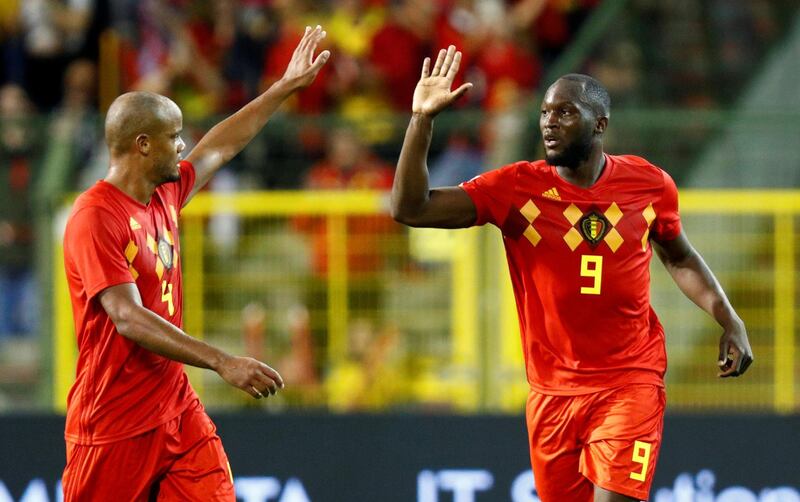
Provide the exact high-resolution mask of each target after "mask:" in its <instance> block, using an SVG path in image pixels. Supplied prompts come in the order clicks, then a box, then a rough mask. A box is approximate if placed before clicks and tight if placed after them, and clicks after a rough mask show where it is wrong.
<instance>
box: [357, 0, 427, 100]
mask: <svg viewBox="0 0 800 502" xmlns="http://www.w3.org/2000/svg"><path fill="white" fill-rule="evenodd" d="M433 19H435V11H434V2H429V1H426V0H401V1H400V2H399V4H398V5H397V6H395V7H393V8H392V9H391V11H390V13H389V17H388V19H387V22H386V23H385V24H384V25H383V26H382V27H381V28H380V29H379V30H378V31H377V32H376V33H375V36H374V37H373V38H372V43H371V44H370V52H369V62H370V64H371V66H372V68H373V69H374V72H375V74H374V76H375V77H376V78H377V79H378V83H379V84H380V86H381V88H382V89H383V92H384V93H386V95H387V96H388V97H389V102H391V103H392V106H393V107H394V109H395V110H401V111H403V112H406V111H409V110H411V98H412V96H413V95H414V87H415V86H416V84H417V80H419V75H420V70H421V68H422V67H421V61H422V60H423V58H424V57H425V56H427V55H429V54H428V52H429V47H428V40H429V39H430V36H431V30H432V28H433ZM437 50H438V49H437Z"/></svg>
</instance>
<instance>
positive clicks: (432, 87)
mask: <svg viewBox="0 0 800 502" xmlns="http://www.w3.org/2000/svg"><path fill="white" fill-rule="evenodd" d="M460 62H461V52H458V51H456V48H455V47H454V46H452V45H451V46H450V47H448V49H447V50H446V51H445V50H444V49H442V50H441V51H439V55H438V57H437V58H436V63H435V65H434V67H433V70H431V68H430V64H431V60H430V58H425V62H424V63H423V65H422V76H421V78H420V80H419V82H418V83H417V87H416V89H415V90H414V100H413V104H412V113H413V115H412V117H411V122H410V123H409V125H408V129H407V130H406V136H405V140H404V141H403V148H402V150H401V151H400V158H399V159H398V161H397V171H396V172H395V177H394V184H393V185H392V217H393V218H394V219H395V220H396V221H398V222H400V223H404V224H406V225H409V226H412V227H436V228H463V227H468V226H470V225H472V224H473V223H474V222H475V219H476V217H477V212H476V209H475V204H474V203H473V202H472V199H471V198H470V197H469V195H467V193H466V192H465V191H464V190H462V189H461V188H459V187H446V188H435V189H433V190H431V189H430V187H429V185H428V166H427V157H428V150H429V148H430V145H431V135H432V132H433V119H434V117H435V116H436V115H437V114H438V113H439V112H441V111H442V110H444V109H445V108H447V107H448V106H449V105H450V104H451V103H453V102H454V101H455V100H456V99H458V98H459V97H460V96H462V95H463V94H464V93H465V92H467V90H468V89H469V88H470V87H472V84H469V83H465V84H462V85H461V86H460V87H459V88H458V89H456V90H455V91H451V90H450V88H451V86H452V85H453V80H454V78H455V76H456V73H457V72H458V67H459V64H460Z"/></svg>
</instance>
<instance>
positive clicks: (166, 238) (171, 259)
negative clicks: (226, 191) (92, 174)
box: [124, 191, 182, 326]
mask: <svg viewBox="0 0 800 502" xmlns="http://www.w3.org/2000/svg"><path fill="white" fill-rule="evenodd" d="M125 211H126V216H127V222H126V225H127V228H128V242H127V244H126V245H125V249H124V253H125V259H126V260H127V261H128V267H129V270H130V272H131V275H132V276H133V278H134V280H135V281H136V287H137V289H138V290H139V294H140V295H141V297H142V304H143V305H144V306H145V307H146V308H148V309H150V310H152V311H153V312H156V313H157V314H159V315H161V316H162V317H163V318H164V319H167V320H168V321H170V322H172V323H173V324H175V325H176V326H181V305H182V284H181V271H180V259H179V255H180V243H179V239H178V213H177V208H176V207H175V206H174V205H173V204H170V203H168V202H166V201H164V199H163V198H162V197H161V194H160V192H158V191H157V192H156V193H154V194H153V196H152V198H151V200H150V203H149V204H148V205H147V206H146V207H145V206H139V207H134V206H127V207H125Z"/></svg>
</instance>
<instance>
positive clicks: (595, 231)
mask: <svg viewBox="0 0 800 502" xmlns="http://www.w3.org/2000/svg"><path fill="white" fill-rule="evenodd" d="M578 228H579V229H580V231H581V235H583V238H584V239H586V240H587V241H588V242H589V244H591V245H592V246H596V245H597V244H598V243H599V242H600V241H602V240H603V237H605V236H606V234H607V233H608V230H609V228H611V224H610V223H609V222H608V220H607V219H606V217H605V216H603V215H602V214H600V213H598V212H596V211H591V212H589V213H587V214H585V215H584V216H583V218H581V219H580V221H579V222H578Z"/></svg>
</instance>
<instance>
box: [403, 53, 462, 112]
mask: <svg viewBox="0 0 800 502" xmlns="http://www.w3.org/2000/svg"><path fill="white" fill-rule="evenodd" d="M460 65H461V51H457V50H456V48H455V46H454V45H451V46H450V47H448V48H447V50H444V49H442V50H440V51H439V56H438V57H437V58H436V64H435V65H434V66H433V71H431V69H430V68H431V58H425V61H424V62H423V63H422V76H421V77H420V79H419V82H418V83H417V88H416V89H415V90H414V101H413V104H412V105H411V111H412V112H413V113H419V114H422V115H427V116H429V117H434V116H436V115H437V114H438V113H439V112H440V111H442V110H444V109H445V108H447V107H448V106H450V104H451V103H452V102H453V101H455V100H456V99H458V98H460V97H461V96H462V95H463V94H464V93H465V92H467V91H468V90H469V89H470V88H471V87H472V84H470V83H465V84H462V85H461V86H460V87H459V88H458V89H456V90H455V91H451V90H450V88H451V87H452V86H453V80H455V78H456V73H458V67H459V66H460Z"/></svg>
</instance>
